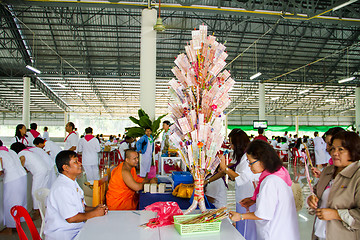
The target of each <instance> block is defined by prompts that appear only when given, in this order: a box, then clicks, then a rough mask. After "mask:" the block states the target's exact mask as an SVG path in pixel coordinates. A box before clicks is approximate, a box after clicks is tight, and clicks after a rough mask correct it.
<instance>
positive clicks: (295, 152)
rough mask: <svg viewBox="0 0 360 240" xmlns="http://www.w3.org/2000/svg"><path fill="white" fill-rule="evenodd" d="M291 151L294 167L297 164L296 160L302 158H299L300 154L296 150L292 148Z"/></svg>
mask: <svg viewBox="0 0 360 240" xmlns="http://www.w3.org/2000/svg"><path fill="white" fill-rule="evenodd" d="M292 150H293V152H294V153H293V154H294V155H293V156H294V165H295V166H296V164H297V160H298V159H301V158H302V156H301V154H300V152H299V150H298V149H297V148H292Z"/></svg>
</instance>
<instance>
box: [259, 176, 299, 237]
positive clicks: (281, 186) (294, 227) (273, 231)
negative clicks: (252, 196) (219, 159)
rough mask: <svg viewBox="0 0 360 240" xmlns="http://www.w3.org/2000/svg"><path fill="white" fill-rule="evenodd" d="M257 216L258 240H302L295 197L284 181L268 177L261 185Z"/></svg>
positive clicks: (275, 177) (276, 177)
mask: <svg viewBox="0 0 360 240" xmlns="http://www.w3.org/2000/svg"><path fill="white" fill-rule="evenodd" d="M255 216H257V217H259V218H262V219H263V220H256V221H255V223H256V232H257V239H258V240H288V239H291V240H300V233H299V227H298V219H297V213H296V207H295V201H294V195H293V192H292V190H291V187H289V186H288V185H287V184H286V183H285V181H284V180H282V179H281V178H280V177H278V176H275V175H269V176H267V177H266V178H265V179H264V180H263V181H262V182H261V185H260V191H259V194H258V195H257V199H256V211H255Z"/></svg>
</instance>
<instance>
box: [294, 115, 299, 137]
mask: <svg viewBox="0 0 360 240" xmlns="http://www.w3.org/2000/svg"><path fill="white" fill-rule="evenodd" d="M295 131H296V134H297V135H298V136H299V116H296V117H295Z"/></svg>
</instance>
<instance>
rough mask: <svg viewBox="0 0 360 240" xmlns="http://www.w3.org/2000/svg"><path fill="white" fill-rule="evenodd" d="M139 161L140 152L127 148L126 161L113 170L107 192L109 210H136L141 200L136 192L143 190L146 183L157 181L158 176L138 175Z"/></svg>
mask: <svg viewBox="0 0 360 240" xmlns="http://www.w3.org/2000/svg"><path fill="white" fill-rule="evenodd" d="M138 162H139V154H138V153H137V152H136V151H134V150H126V152H125V161H124V162H122V163H120V164H119V166H117V167H116V168H115V169H114V170H113V171H112V173H111V178H110V183H109V189H108V191H107V193H106V202H107V206H108V208H109V210H136V207H137V205H138V202H139V196H138V194H137V193H136V192H137V191H140V190H143V189H144V184H145V183H149V182H150V183H157V179H156V178H152V179H147V178H141V177H138V176H137V175H136V170H135V167H136V166H137V164H138Z"/></svg>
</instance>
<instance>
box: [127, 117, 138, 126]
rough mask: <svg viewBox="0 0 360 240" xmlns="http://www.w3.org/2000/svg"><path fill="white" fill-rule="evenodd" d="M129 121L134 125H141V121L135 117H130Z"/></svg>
mask: <svg viewBox="0 0 360 240" xmlns="http://www.w3.org/2000/svg"><path fill="white" fill-rule="evenodd" d="M129 119H130V120H131V121H132V122H133V123H135V124H137V125H140V120H139V119H136V118H134V117H129Z"/></svg>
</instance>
